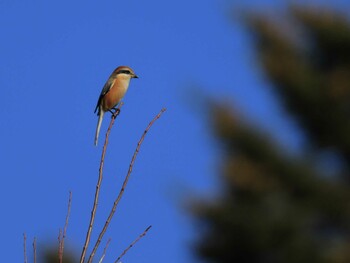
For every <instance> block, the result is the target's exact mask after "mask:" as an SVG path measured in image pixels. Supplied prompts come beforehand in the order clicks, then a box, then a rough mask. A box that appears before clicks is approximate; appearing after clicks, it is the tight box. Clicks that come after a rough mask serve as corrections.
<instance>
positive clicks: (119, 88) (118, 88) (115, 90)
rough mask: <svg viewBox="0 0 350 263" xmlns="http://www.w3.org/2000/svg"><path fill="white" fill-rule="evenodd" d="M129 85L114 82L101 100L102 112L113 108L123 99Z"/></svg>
mask: <svg viewBox="0 0 350 263" xmlns="http://www.w3.org/2000/svg"><path fill="white" fill-rule="evenodd" d="M128 84H129V83H123V82H118V81H115V82H114V83H113V85H112V87H111V89H110V90H109V91H108V92H107V94H106V95H105V96H104V99H103V105H102V107H103V110H104V111H108V110H110V109H112V108H113V107H115V106H116V105H117V104H118V103H119V102H120V101H121V100H122V98H123V97H124V95H125V93H126V91H127V89H128V86H129V85H128Z"/></svg>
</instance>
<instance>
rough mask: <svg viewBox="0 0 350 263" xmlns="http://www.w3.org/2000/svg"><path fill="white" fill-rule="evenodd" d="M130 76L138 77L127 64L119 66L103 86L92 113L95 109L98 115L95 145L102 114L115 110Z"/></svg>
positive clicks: (125, 89)
mask: <svg viewBox="0 0 350 263" xmlns="http://www.w3.org/2000/svg"><path fill="white" fill-rule="evenodd" d="M132 78H138V77H137V76H136V74H135V73H134V71H133V70H132V69H131V68H129V67H127V66H120V67H117V68H116V69H115V70H114V71H113V72H112V74H111V75H110V76H109V78H108V80H107V82H106V84H105V85H104V86H103V89H102V91H101V94H100V97H99V98H98V101H97V105H96V108H95V111H94V113H95V112H96V111H97V115H98V122H97V128H96V135H95V145H97V141H98V135H99V133H100V129H101V124H102V119H103V115H104V114H105V112H107V111H110V112H112V113H113V114H114V112H113V111H112V110H116V108H115V107H116V106H117V105H118V104H119V102H120V101H121V100H122V98H123V97H124V95H125V93H126V91H127V90H128V87H129V83H130V79H132Z"/></svg>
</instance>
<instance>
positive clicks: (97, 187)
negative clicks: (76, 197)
mask: <svg viewBox="0 0 350 263" xmlns="http://www.w3.org/2000/svg"><path fill="white" fill-rule="evenodd" d="M122 106H123V103H120V104H119V106H118V108H117V110H116V112H115V113H114V114H113V115H112V119H111V122H110V123H109V127H108V130H107V133H106V139H105V143H104V145H103V150H102V156H101V162H100V169H99V175H98V180H97V184H96V192H95V198H94V204H93V206H92V210H91V217H90V223H89V227H88V230H87V233H86V239H85V243H84V246H83V251H82V252H81V256H80V263H83V262H84V260H85V255H86V250H87V248H88V246H89V243H90V237H91V232H92V227H93V225H94V221H95V215H96V209H97V204H98V197H99V194H100V187H101V183H102V178H103V165H104V160H105V155H106V150H107V145H108V137H109V134H110V132H111V129H112V127H113V124H114V121H115V119H116V117H117V116H118V115H119V113H120V109H121V107H122Z"/></svg>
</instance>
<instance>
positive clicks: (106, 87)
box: [94, 78, 115, 114]
mask: <svg viewBox="0 0 350 263" xmlns="http://www.w3.org/2000/svg"><path fill="white" fill-rule="evenodd" d="M114 81H115V78H113V79H112V78H109V79H108V80H107V82H106V83H105V85H104V86H103V89H102V91H101V94H100V97H99V98H98V101H97V105H96V108H95V111H94V113H95V112H96V111H97V109H98V108H99V106H100V105H101V101H102V99H103V97H104V96H105V95H106V94H107V93H108V91H110V89H111V88H112V86H113V84H114ZM97 114H99V112H98V113H97Z"/></svg>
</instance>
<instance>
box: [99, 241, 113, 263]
mask: <svg viewBox="0 0 350 263" xmlns="http://www.w3.org/2000/svg"><path fill="white" fill-rule="evenodd" d="M110 242H111V239H108V241H107V244H106V246H105V248H104V249H103V254H102V256H101V258H100V261H99V262H98V263H102V261H103V259H104V257H105V255H106V251H107V248H108V246H109V243H110Z"/></svg>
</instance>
